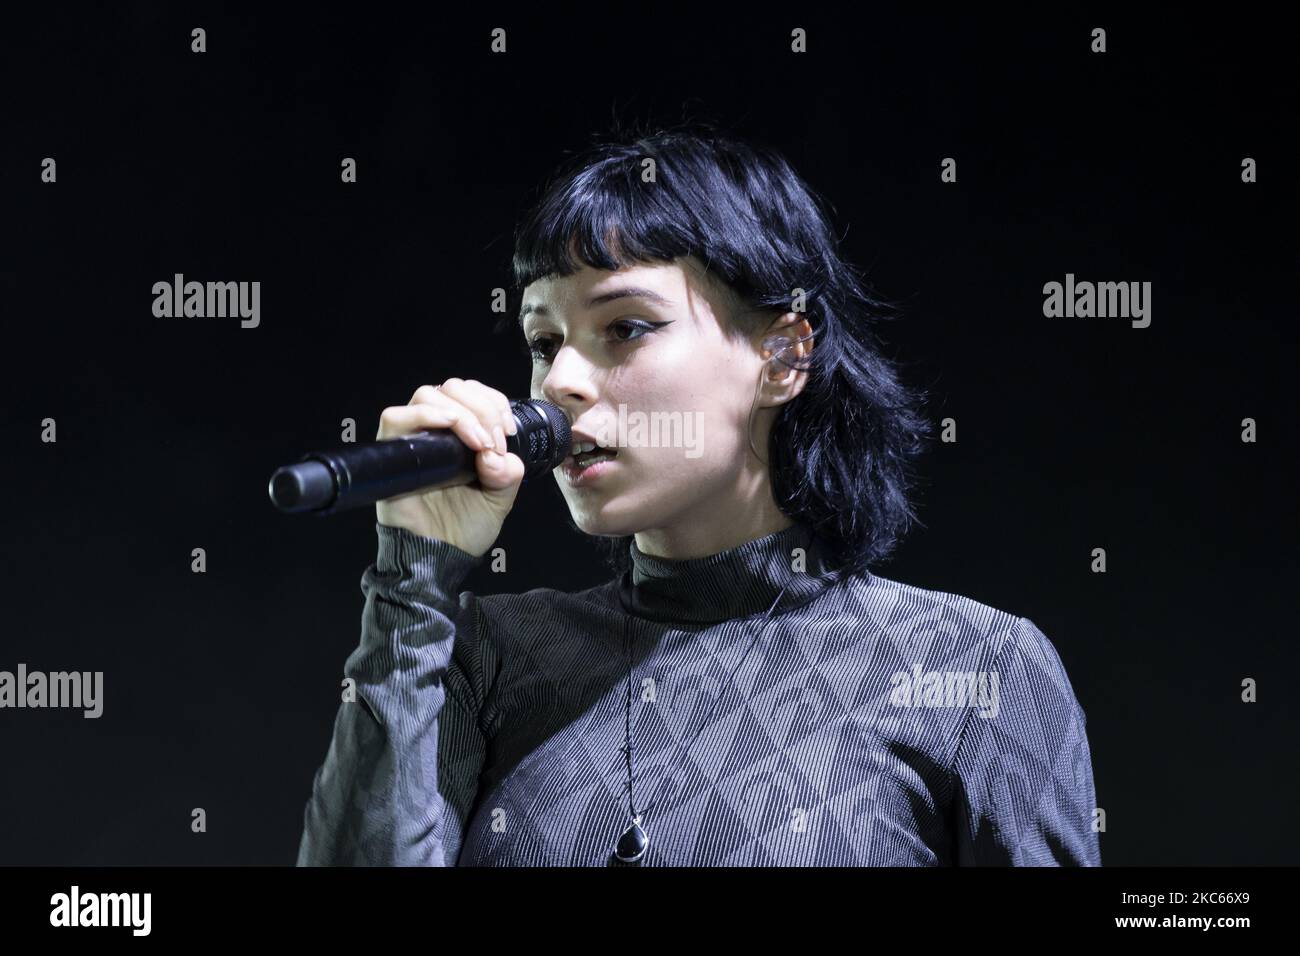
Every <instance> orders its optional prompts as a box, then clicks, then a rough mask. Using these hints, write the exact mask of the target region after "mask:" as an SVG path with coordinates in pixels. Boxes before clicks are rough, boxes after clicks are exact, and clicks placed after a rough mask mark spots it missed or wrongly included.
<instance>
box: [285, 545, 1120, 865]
mask: <svg viewBox="0 0 1300 956" xmlns="http://www.w3.org/2000/svg"><path fill="white" fill-rule="evenodd" d="M375 527H376V530H377V533H378V536H379V551H378V557H377V560H376V561H375V563H373V564H372V565H370V566H369V567H368V568H367V569H366V570H365V571H364V573H363V574H362V576H361V589H362V592H363V594H364V595H365V607H364V610H363V612H362V617H361V641H360V645H359V646H358V647H357V649H356V650H355V651H354V652H353V653H352V654H351V655H350V656H349V657H348V659H347V661H346V663H345V665H344V675H345V677H347V678H351V679H352V680H353V681H355V691H356V694H355V696H356V699H355V701H350V700H347V699H345V700H344V702H343V703H342V704H340V706H339V710H338V713H337V716H336V718H335V721H334V732H333V739H332V741H331V742H330V746H329V750H328V752H327V753H326V755H325V760H324V763H323V765H322V766H321V767H320V769H319V770H318V771H317V773H316V775H315V779H314V781H313V783H312V790H311V796H310V798H309V799H308V801H307V804H306V807H305V812H304V830H303V834H302V839H301V844H300V847H299V852H298V864H299V865H324V864H343V865H429V866H457V865H459V866H609V865H614V866H623V865H628V864H624V863H620V862H618V861H616V860H614V859H613V849H614V846H615V844H616V843H617V841H618V839H619V836H620V835H621V834H622V833H623V832H624V831H625V830H626V829H627V827H628V826H629V825H630V823H631V817H630V813H629V792H628V782H627V781H628V762H629V761H628V757H627V754H626V753H625V747H626V739H627V732H628V730H629V723H630V731H631V738H632V747H631V765H632V771H633V785H632V794H631V797H632V800H633V802H634V804H635V807H636V809H637V810H638V811H639V812H640V814H641V826H642V827H643V828H644V830H645V832H646V834H647V835H648V839H649V846H648V849H647V850H646V852H645V854H644V856H643V857H642V858H641V859H640V861H639V862H638V863H636V864H631V865H639V866H771V865H777V866H787V865H788V866H955V865H962V866H970V865H1018V866H1034V865H1074V866H1099V865H1100V863H1101V854H1100V848H1099V841H1098V836H1097V833H1096V830H1095V828H1094V826H1093V819H1094V812H1095V811H1094V807H1095V797H1094V791H1093V778H1092V762H1091V755H1090V752H1089V748H1088V740H1087V736H1086V733H1085V718H1084V713H1083V710H1082V708H1081V707H1080V705H1079V703H1078V701H1077V699H1076V698H1075V695H1074V692H1073V689H1072V687H1071V685H1070V682H1069V679H1068V678H1067V677H1066V674H1065V671H1064V669H1063V667H1062V665H1061V660H1060V658H1059V657H1058V655H1057V653H1056V651H1055V649H1054V648H1053V647H1052V645H1051V643H1050V642H1049V641H1048V639H1047V638H1046V637H1045V636H1044V635H1043V634H1042V632H1041V631H1039V629H1038V628H1037V627H1036V626H1035V625H1034V624H1033V623H1032V622H1031V621H1029V620H1028V619H1027V618H1024V617H1017V616H1015V615H1013V614H1009V613H1007V612H1004V611H999V610H996V609H994V608H991V607H988V606H987V605H984V604H980V603H978V602H976V601H974V600H972V599H970V598H966V597H961V596H958V595H953V594H947V593H942V592H937V591H928V590H923V589H921V588H917V587H912V586H909V585H906V584H901V583H898V582H896V581H891V580H888V579H886V578H883V577H880V576H878V575H875V574H872V573H864V574H848V573H843V572H840V571H837V570H835V569H833V568H832V567H831V566H830V565H829V564H828V562H827V553H826V551H825V549H824V548H823V547H822V543H821V542H820V541H819V539H817V538H816V537H815V536H814V535H813V534H812V533H811V531H810V529H809V528H808V527H807V526H806V525H803V524H798V523H796V524H794V525H792V526H791V527H789V528H786V529H784V530H782V531H778V532H775V533H773V534H770V535H767V536H765V537H762V538H758V539H756V540H753V541H749V542H746V543H745V544H743V545H740V546H739V547H736V548H732V549H730V550H727V551H723V552H721V553H719V554H714V555H710V556H708V557H703V558H695V559H690V560H667V559H662V558H656V557H652V556H649V555H646V554H643V553H642V552H641V551H640V549H639V548H637V546H636V544H635V542H633V543H632V545H631V557H632V562H633V568H632V570H631V571H630V572H629V573H628V574H626V575H623V576H621V577H618V578H615V579H613V580H612V581H609V582H607V583H605V584H603V585H600V586H598V587H594V588H590V589H587V590H584V591H579V592H575V593H568V592H563V591H556V590H552V589H548V588H538V589H535V590H532V591H528V592H526V593H523V594H497V595H477V594H474V593H473V592H470V591H462V590H460V585H461V584H462V583H463V581H464V578H465V576H466V575H467V574H468V573H469V571H470V570H472V569H473V568H474V567H475V566H476V565H478V564H479V563H480V562H482V561H483V560H484V558H483V557H475V556H473V555H470V554H468V553H466V552H465V551H462V550H461V549H459V548H457V547H455V546H454V545H451V544H449V543H447V542H444V541H439V540H436V539H433V538H426V537H422V536H419V535H415V534H412V533H410V532H408V531H406V530H404V529H398V528H390V527H387V526H385V525H380V524H376V526H375ZM778 598H779V602H778ZM774 602H778V603H777V605H776V607H775V609H774V610H773V612H772V614H771V615H770V617H769V616H768V611H769V609H772V608H773V604H774ZM765 624H766V626H764V625H765ZM629 657H630V662H631V669H632V676H631V680H630V681H629V676H628V666H629Z"/></svg>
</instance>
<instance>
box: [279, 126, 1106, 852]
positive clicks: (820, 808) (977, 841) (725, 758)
mask: <svg viewBox="0 0 1300 956" xmlns="http://www.w3.org/2000/svg"><path fill="white" fill-rule="evenodd" d="M647 161H652V162H647ZM647 170H649V171H650V172H649V174H647ZM824 207H825V204H824V202H823V201H822V200H821V199H820V198H819V197H817V196H816V195H815V194H814V193H813V192H812V191H811V189H810V188H809V187H808V186H807V185H806V184H805V183H804V181H803V180H802V179H801V178H800V177H799V176H798V175H797V174H796V173H795V172H794V171H793V170H792V168H791V167H790V165H789V164H788V163H787V162H786V161H785V159H783V158H782V157H781V156H780V155H779V154H777V153H776V152H774V151H772V150H771V149H769V148H767V147H763V146H758V145H753V144H746V143H743V142H740V141H737V140H735V139H733V138H731V137H728V136H724V135H720V134H719V133H717V132H716V131H715V130H712V129H707V128H695V129H689V128H687V129H676V130H671V131H661V132H658V133H655V134H652V135H650V134H648V135H642V136H639V137H636V138H623V139H618V140H616V141H613V142H607V143H604V144H601V145H598V146H595V147H592V148H591V149H590V150H588V151H587V152H586V153H584V154H582V155H580V156H578V157H577V158H576V159H575V160H573V161H572V162H570V163H569V164H567V165H566V166H565V168H563V169H562V170H560V172H559V173H558V174H557V175H556V176H555V177H554V178H553V179H552V181H551V182H550V183H549V185H548V187H547V190H546V192H545V194H544V196H543V197H542V199H541V200H540V202H539V203H538V205H537V207H536V208H535V209H534V210H533V211H532V212H531V213H530V214H529V215H528V216H527V217H526V219H525V220H524V222H523V223H522V225H521V227H520V228H519V230H518V232H517V234H516V244H515V254H514V271H515V281H516V293H517V294H519V301H520V312H519V322H520V328H519V330H518V331H519V333H521V334H520V335H519V341H520V346H521V350H524V351H525V352H526V355H527V357H528V359H529V360H530V361H531V369H532V372H531V396H532V397H533V398H537V399H546V400H547V401H550V402H553V403H555V404H556V405H558V406H559V407H560V408H562V409H563V410H564V412H565V414H566V416H568V418H569V421H570V423H571V426H572V430H573V450H574V454H573V455H571V456H570V458H569V459H568V460H567V461H566V462H565V463H564V465H563V466H562V467H561V468H558V469H556V470H555V472H554V473H553V474H554V477H555V480H556V482H557V486H558V489H559V492H560V494H561V495H562V497H563V500H564V502H565V504H566V505H567V509H568V516H569V521H570V523H571V525H572V526H573V527H574V528H575V529H576V531H578V532H580V533H581V534H582V535H584V536H590V540H591V541H593V542H594V543H595V544H596V545H597V546H598V547H600V548H601V549H602V552H603V554H604V557H605V559H606V561H607V562H608V564H609V567H610V569H611V571H612V572H613V577H612V579H611V580H609V581H607V582H606V583H604V584H601V585H598V586H595V587H592V588H589V589H586V590H583V591H579V592H576V593H568V592H562V591H557V590H553V589H548V588H541V587H539V588H535V589H532V590H528V591H526V592H525V593H518V594H492V595H485V594H475V593H473V592H471V591H467V590H462V589H461V585H462V583H463V581H464V579H465V576H466V575H467V574H468V573H469V572H470V571H471V570H472V569H473V568H474V567H476V566H477V565H478V564H479V563H480V562H482V561H483V560H484V557H485V555H486V554H487V552H488V551H489V550H490V548H491V546H492V544H493V541H494V540H495V539H496V537H497V535H498V533H499V531H500V528H501V525H502V522H503V521H504V520H505V519H506V517H507V515H508V513H509V511H510V508H511V506H512V505H513V502H514V500H515V494H516V493H517V491H518V488H519V482H520V479H521V478H522V473H523V469H522V463H521V462H520V460H519V458H518V457H517V456H515V455H513V454H504V455H503V454H501V452H503V451H504V444H503V430H505V431H508V430H509V429H510V428H511V427H513V426H512V424H511V423H510V422H509V420H508V415H507V414H506V412H507V411H508V408H509V406H508V400H507V398H506V396H505V395H504V394H502V393H500V392H498V391H496V390H494V389H491V388H488V387H487V386H485V385H483V384H481V383H479V382H477V381H474V380H472V379H471V380H464V379H460V378H452V379H448V380H447V381H446V382H444V383H443V384H441V385H439V386H437V387H433V386H424V387H422V388H420V389H418V390H417V391H416V392H415V394H414V396H413V397H412V400H411V402H410V403H409V404H408V405H406V406H398V407H394V408H390V409H386V410H385V411H384V413H383V415H381V417H380V434H379V437H380V438H384V437H392V436H396V435H401V434H409V433H412V432H414V431H417V430H419V429H422V428H423V429H427V428H439V427H442V428H453V429H454V430H455V431H456V433H457V434H458V435H459V436H461V438H462V439H463V440H464V441H465V442H466V443H467V444H469V445H470V446H471V447H472V448H474V449H475V451H476V454H477V458H476V466H477V469H478V475H479V484H478V486H472V485H461V486H457V487H452V488H447V489H442V490H439V491H436V492H433V493H427V494H420V493H418V492H417V493H413V494H410V495H406V496H402V497H400V498H393V499H389V500H387V501H382V502H379V503H378V505H377V506H376V513H377V522H376V532H377V536H378V555H377V559H376V561H375V562H374V563H373V564H372V565H370V566H369V567H368V568H366V570H365V572H364V573H363V575H362V578H361V586H362V590H363V592H364V594H365V607H364V610H363V613H362V627H361V640H360V644H359V646H358V647H357V649H356V650H355V651H354V652H353V653H352V654H351V656H349V658H348V659H347V661H346V663H345V667H344V673H345V676H346V677H348V678H351V679H352V680H353V681H355V687H356V693H357V699H356V700H355V701H345V702H344V703H342V704H341V705H340V708H339V711H338V714H337V716H336V719H335V723H334V730H333V740H332V742H331V744H330V747H329V749H328V751H327V753H326V754H325V759H324V762H323V764H322V765H321V767H320V769H319V770H318V772H317V773H316V776H315V779H314V781H313V784H312V788H311V794H310V797H309V799H308V801H307V803H306V807H305V812H304V829H303V833H302V838H301V843H300V847H299V853H298V864H299V865H325V864H344V865H431V866H629V865H630V866H767V865H778V866H786V865H792V866H971V865H1013V866H1066V865H1068V866H1099V865H1100V864H1101V856H1100V848H1099V840H1098V835H1097V828H1096V827H1095V825H1094V819H1095V817H1096V815H1097V810H1096V809H1095V804H1096V801H1095V796H1094V789H1093V775H1092V763H1091V754H1090V751H1089V747H1088V739H1087V735H1086V732H1085V716H1084V712H1083V709H1082V707H1081V705H1080V704H1079V702H1078V700H1077V699H1076V697H1075V694H1074V691H1073V689H1072V687H1071V684H1070V681H1069V679H1068V678H1067V676H1066V674H1065V671H1064V668H1063V667H1062V664H1061V660H1060V657H1059V656H1058V654H1057V652H1056V650H1055V649H1054V647H1053V645H1052V644H1051V642H1050V641H1049V640H1048V639H1047V637H1046V636H1045V635H1044V634H1043V633H1042V632H1041V631H1040V630H1039V629H1038V627H1037V626H1035V624H1034V623H1033V622H1031V621H1030V620H1029V619H1027V618H1025V617H1022V616H1018V615H1017V614H1015V613H1014V612H1010V611H1004V610H999V609H996V608H993V607H990V606H987V605H985V604H981V603H979V602H977V601H975V600H974V599H972V598H968V597H963V596H960V595H957V594H949V593H943V592H937V591H930V590H924V589H921V588H919V587H914V586H911V585H908V584H904V583H901V582H898V581H894V580H891V579H889V578H886V577H883V576H881V575H879V574H877V573H875V572H874V571H873V570H872V568H873V567H877V566H879V565H880V564H881V563H882V562H883V561H884V560H885V559H886V558H887V557H888V556H889V555H890V554H891V553H892V552H893V551H894V549H895V548H896V546H897V545H898V543H899V542H900V540H901V539H902V537H903V536H904V534H905V533H906V532H907V531H908V530H909V528H910V527H911V525H912V524H913V523H914V522H915V521H916V516H915V514H914V506H913V503H912V501H911V497H912V495H911V489H912V488H913V486H914V480H913V470H914V461H915V458H916V456H917V455H918V454H919V452H921V451H922V449H923V447H924V442H925V439H926V438H927V437H928V435H929V431H930V426H929V423H928V422H927V420H926V417H925V415H924V412H923V410H922V403H923V396H922V395H921V394H920V392H919V391H914V390H912V389H911V388H910V387H908V386H905V385H904V384H903V383H902V381H901V377H900V375H899V373H898V371H897V369H896V368H895V366H894V365H893V364H892V363H891V361H890V360H889V359H887V358H886V356H885V355H884V354H883V352H882V350H881V347H880V345H879V344H878V342H877V339H876V336H875V329H874V326H875V325H876V324H877V322H878V321H879V320H880V319H883V318H889V317H891V316H890V315H889V314H888V310H889V309H891V308H892V307H891V306H889V305H888V304H887V303H885V302H884V301H882V300H881V299H880V298H878V297H877V296H876V295H875V293H873V292H871V291H869V289H868V287H867V285H866V283H865V280H863V279H862V278H860V277H859V274H858V273H857V271H856V270H855V269H854V268H853V267H852V266H851V265H849V264H848V263H847V262H845V261H843V259H842V258H841V255H840V253H839V250H838V243H837V241H836V237H835V233H834V231H833V229H832V227H831V225H830V221H829V216H828V214H827V213H826V211H825V208H824ZM655 414H660V415H665V414H666V415H673V414H679V415H680V416H681V417H682V419H683V420H685V419H687V418H689V417H692V416H695V415H697V414H698V415H699V419H698V421H699V428H698V429H697V432H698V434H697V435H696V438H697V439H698V447H697V448H696V451H697V452H698V453H697V454H694V455H692V454H688V453H687V451H688V449H686V448H684V447H675V445H681V444H684V443H674V442H672V441H669V442H663V441H658V442H649V441H643V440H640V439H639V438H638V436H637V435H636V434H634V433H632V432H630V431H629V430H627V429H620V428H618V426H617V423H618V422H619V421H620V420H624V421H626V420H627V419H629V418H631V417H633V416H635V415H642V416H646V417H647V418H649V417H650V416H653V415H655ZM669 434H671V431H670V432H669Z"/></svg>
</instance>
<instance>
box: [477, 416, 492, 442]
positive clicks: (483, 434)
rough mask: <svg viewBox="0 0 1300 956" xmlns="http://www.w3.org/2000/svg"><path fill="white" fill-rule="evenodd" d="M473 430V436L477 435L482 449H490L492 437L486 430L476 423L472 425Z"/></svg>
mask: <svg viewBox="0 0 1300 956" xmlns="http://www.w3.org/2000/svg"><path fill="white" fill-rule="evenodd" d="M474 428H475V434H477V435H478V440H479V442H480V443H481V444H482V445H483V447H484V448H490V447H491V446H492V436H491V435H489V434H488V431H487V429H486V428H484V427H483V426H482V425H480V424H478V423H477V422H476V423H475V424H474Z"/></svg>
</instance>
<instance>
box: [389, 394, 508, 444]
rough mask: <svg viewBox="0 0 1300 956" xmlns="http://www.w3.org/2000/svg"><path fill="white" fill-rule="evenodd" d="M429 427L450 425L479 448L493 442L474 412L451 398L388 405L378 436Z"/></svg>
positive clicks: (391, 435) (466, 441)
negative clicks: (429, 401) (434, 401)
mask: <svg viewBox="0 0 1300 956" xmlns="http://www.w3.org/2000/svg"><path fill="white" fill-rule="evenodd" d="M429 428H450V429H451V430H452V432H453V433H454V434H455V435H456V436H457V437H459V438H460V439H461V441H463V442H465V444H467V445H469V446H470V447H471V448H473V449H474V450H475V451H478V450H479V449H481V448H488V447H491V446H492V439H491V436H489V435H488V434H487V433H486V432H484V431H483V429H482V428H481V426H480V425H479V424H478V421H477V419H475V417H474V415H473V413H472V412H470V410H469V409H467V408H465V407H463V406H461V405H460V404H458V403H456V402H453V401H450V400H446V401H442V402H439V404H437V405H426V404H417V405H394V406H392V407H391V408H386V409H384V411H383V414H381V415H380V416H379V434H378V436H377V440H379V441H382V440H384V439H386V438H397V437H400V436H402V435H411V434H414V433H415V432H418V431H422V430H424V429H429Z"/></svg>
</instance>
